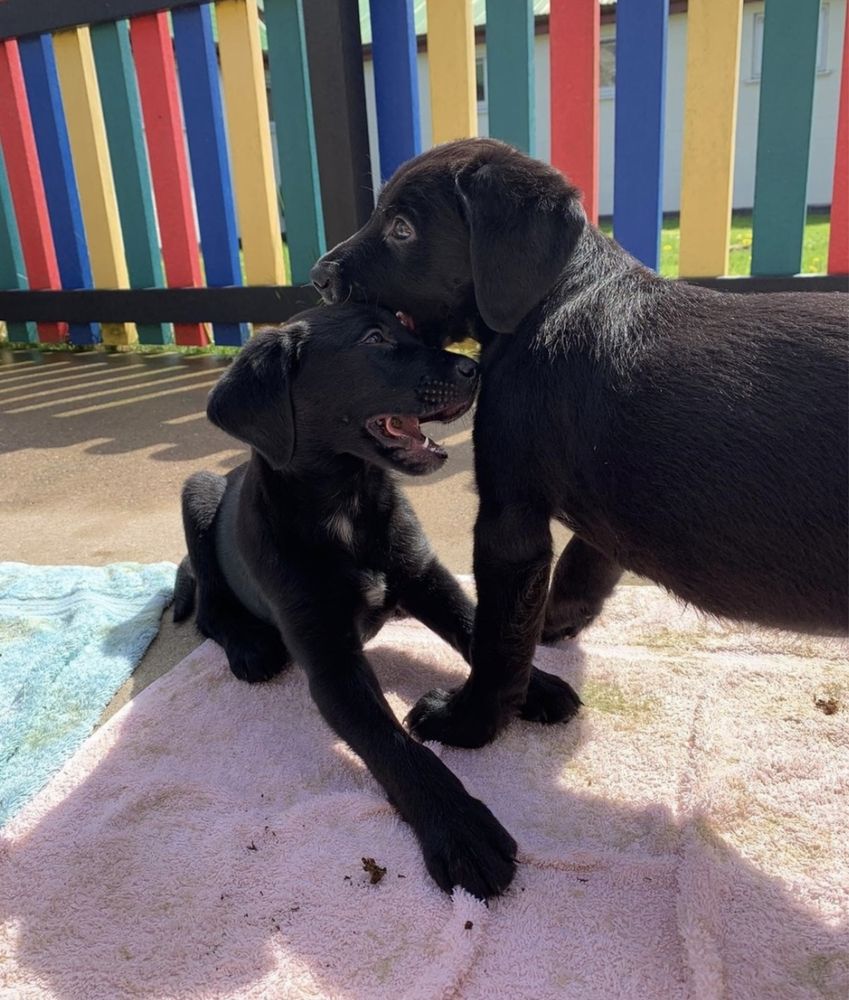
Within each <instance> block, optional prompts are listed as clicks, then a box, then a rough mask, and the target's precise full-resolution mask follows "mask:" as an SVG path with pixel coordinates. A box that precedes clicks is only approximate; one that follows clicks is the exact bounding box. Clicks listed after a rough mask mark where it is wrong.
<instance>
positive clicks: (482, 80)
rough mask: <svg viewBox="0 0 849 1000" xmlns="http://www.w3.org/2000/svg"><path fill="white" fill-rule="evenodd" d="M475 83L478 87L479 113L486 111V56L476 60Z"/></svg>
mask: <svg viewBox="0 0 849 1000" xmlns="http://www.w3.org/2000/svg"><path fill="white" fill-rule="evenodd" d="M475 83H476V85H477V95H478V97H477V100H478V111H486V56H478V58H477V59H475Z"/></svg>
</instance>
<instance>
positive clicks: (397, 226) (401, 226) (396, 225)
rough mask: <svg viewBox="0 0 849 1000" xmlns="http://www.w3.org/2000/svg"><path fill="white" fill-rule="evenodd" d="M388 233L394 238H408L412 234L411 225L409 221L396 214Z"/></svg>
mask: <svg viewBox="0 0 849 1000" xmlns="http://www.w3.org/2000/svg"><path fill="white" fill-rule="evenodd" d="M389 235H390V236H391V237H392V238H393V239H394V240H408V239H409V238H410V237H411V236H412V235H413V227H412V226H411V225H410V223H409V222H407V220H406V219H402V218H401V216H400V215H398V216H396V217H395V219H394V220H393V222H392V227H391V228H390V230H389Z"/></svg>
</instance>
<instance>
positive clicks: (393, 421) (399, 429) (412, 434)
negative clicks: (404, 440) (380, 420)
mask: <svg viewBox="0 0 849 1000" xmlns="http://www.w3.org/2000/svg"><path fill="white" fill-rule="evenodd" d="M384 426H385V427H386V433H387V434H390V435H391V436H392V437H409V438H419V437H421V431H420V430H419V419H418V417H409V416H406V417H388V418H387V420H386V423H385V425H384Z"/></svg>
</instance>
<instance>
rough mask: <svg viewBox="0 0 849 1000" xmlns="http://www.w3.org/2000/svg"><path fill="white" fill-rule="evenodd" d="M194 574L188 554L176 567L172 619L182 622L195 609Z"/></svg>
mask: <svg viewBox="0 0 849 1000" xmlns="http://www.w3.org/2000/svg"><path fill="white" fill-rule="evenodd" d="M196 586H197V584H196V582H195V575H194V573H193V572H192V564H191V562H190V561H189V557H188V556H184V557H183V561H182V562H181V563H180V565H179V566H178V567H177V579H176V581H175V582H174V621H175V622H184V621H185V620H186V619H187V618H188V617H189V615H190V614H191V613H192V612H193V611H194V609H195V588H196Z"/></svg>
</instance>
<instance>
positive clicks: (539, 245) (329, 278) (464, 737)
mask: <svg viewBox="0 0 849 1000" xmlns="http://www.w3.org/2000/svg"><path fill="white" fill-rule="evenodd" d="M313 280H314V284H315V286H316V287H317V288H318V290H319V291H320V292H321V294H322V296H323V297H324V298H325V300H326V301H328V302H334V301H338V300H340V299H344V298H347V297H348V296H353V297H354V298H358V299H362V300H367V301H378V300H379V301H380V302H381V303H382V304H384V305H386V306H387V307H389V308H391V309H393V310H399V311H403V313H405V314H407V315H406V322H407V323H408V325H413V326H414V328H415V330H416V332H417V333H418V335H419V336H420V337H421V338H422V339H423V340H424V341H426V342H430V343H441V342H442V338H443V337H444V335H445V332H446V330H449V331H450V332H451V333H452V334H453V335H454V336H455V337H457V338H461V337H465V336H469V335H471V336H473V337H475V338H477V340H479V341H480V343H481V344H482V356H481V382H482V388H481V393H480V399H479V402H478V407H477V415H476V418H475V429H474V445H475V471H476V477H477V485H478V492H479V494H480V510H479V516H478V520H477V524H476V527H475V552H474V570H475V579H476V582H477V590H478V610H477V619H476V622H475V630H474V641H473V647H472V648H473V656H472V673H471V677H470V679H469V681H468V682H467V683H466V685H465V686H464V687H463V688H461V689H460V690H459V691H456V692H453V693H446V692H442V691H436V692H432V693H431V694H430V695H427V696H425V698H424V699H423V700H422V701H420V702H419V704H418V705H417V706H416V708H415V709H414V710H413V713H411V720H412V729H413V732H414V733H416V734H417V735H418V736H420V737H421V738H423V739H428V740H430V739H435V740H441V741H443V742H446V743H453V744H458V745H461V746H479V745H481V744H483V743H485V742H486V741H488V740H490V739H492V737H493V736H494V735H495V734H496V733H497V732H498V730H499V729H500V728H501V727H502V726H503V725H504V724H505V723H506V722H507V720H508V719H509V718H510V716H511V715H513V714H514V712H515V710H516V708H517V707H518V706H519V705H521V704H522V701H523V699H524V697H525V690H526V688H527V683H528V677H529V669H530V663H531V655H532V652H533V649H534V644H535V643H536V642H537V641H538V639H539V638H540V635H541V634H542V635H543V636H544V637H545V638H548V639H556V638H558V637H561V636H570V635H574V634H576V633H577V632H578V631H579V630H580V629H581V628H582V627H584V626H585V625H586V624H587V623H588V622H590V621H592V620H593V618H594V617H595V616H596V615H597V614H598V612H599V610H600V609H601V606H602V604H603V602H604V600H605V598H606V597H607V596H608V594H609V593H610V592H611V590H612V589H613V587H614V585H615V584H616V581H617V580H618V579H619V577H620V575H621V573H622V570H623V569H629V570H632V571H633V572H635V573H638V574H640V575H641V576H644V577H648V578H649V579H651V580H654V581H656V582H657V583H659V584H661V585H662V586H664V587H666V588H667V589H668V590H670V591H671V592H672V593H674V594H676V595H678V596H679V597H681V598H682V599H683V600H685V601H687V602H689V603H691V604H693V605H695V606H696V607H698V608H701V609H703V610H704V611H706V612H708V613H710V614H714V615H720V616H727V617H729V618H736V619H743V620H748V621H754V622H760V623H762V624H765V625H768V626H776V627H780V628H788V629H796V630H801V631H810V632H820V633H846V632H847V626H848V622H847V619H849V593H848V592H847V580H849V571H847V567H848V566H849V556H847V525H848V524H849V514H847V486H848V484H849V471H847V452H849V447H847V399H848V398H849V389H848V388H847V325H848V324H847V320H848V319H849V311H847V303H849V299H847V297H846V296H844V295H842V294H838V293H835V294H815V293H811V292H804V293H786V294H762V295H732V294H723V293H718V292H714V291H709V290H707V289H704V288H699V287H695V286H693V285H689V284H686V283H683V282H677V281H668V280H664V279H663V278H661V277H659V276H658V275H657V274H655V273H654V272H652V271H650V270H648V269H646V268H645V267H643V266H641V265H640V264H639V262H638V261H636V260H635V259H634V258H633V257H631V256H630V255H629V254H628V253H626V252H625V251H624V250H622V248H621V247H619V246H618V245H617V244H616V243H615V242H613V241H612V240H610V239H607V238H606V237H605V236H603V235H602V234H601V233H600V232H599V231H598V230H597V229H596V228H595V227H594V226H592V225H590V224H588V222H587V220H586V217H585V215H584V211H583V209H582V207H581V204H580V201H579V196H578V192H577V191H576V190H575V189H574V188H573V187H571V186H570V185H569V184H568V183H567V181H566V180H565V178H564V177H563V176H562V175H561V174H560V173H558V172H557V171H556V170H554V169H553V168H551V167H550V166H547V165H545V164H543V163H540V162H538V161H536V160H533V159H530V158H529V157H527V156H524V155H523V154H521V153H519V152H518V151H516V150H515V149H513V148H512V147H510V146H507V145H505V144H503V143H500V142H497V141H494V140H488V139H477V140H474V139H471V140H463V141H459V142H454V143H448V144H446V145H443V146H439V147H436V148H435V149H432V150H430V151H429V152H427V153H424V154H422V155H421V156H418V157H416V158H415V159H413V160H411V161H410V162H409V163H407V164H405V165H403V166H402V167H401V168H400V169H399V170H398V171H397V172H396V174H395V175H394V176H393V177H392V178H391V179H390V181H389V182H388V183H387V184H386V186H385V187H384V188H383V190H382V192H381V194H380V198H379V200H378V203H377V207H376V209H375V211H374V214H373V215H372V217H371V219H370V220H369V222H368V223H367V224H366V225H365V226H364V227H363V228H362V229H361V230H360V231H359V232H357V233H356V234H355V235H353V236H352V237H351V238H350V239H348V240H347V241H345V242H344V243H341V244H339V245H338V246H337V247H335V248H334V249H333V250H331V251H329V252H328V253H327V254H326V255H325V256H324V257H322V258H321V260H320V261H319V262H318V263H317V264H316V266H315V268H314V271H313ZM551 518H557V519H558V520H560V521H561V522H562V523H564V524H565V525H566V526H568V527H569V528H571V529H572V531H573V532H574V538H573V539H572V540H571V541H570V543H569V545H568V546H567V547H566V549H565V550H564V552H563V554H562V556H561V558H560V560H559V562H558V564H557V567H556V569H555V571H554V576H553V580H552V581H551V587H550V590H549V574H550V564H551V559H552V543H551V535H550V530H549V524H550V519H551ZM546 595H548V597H547V600H546Z"/></svg>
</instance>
